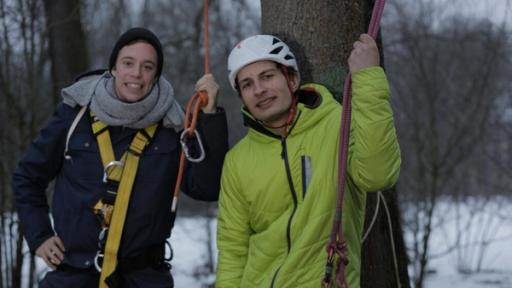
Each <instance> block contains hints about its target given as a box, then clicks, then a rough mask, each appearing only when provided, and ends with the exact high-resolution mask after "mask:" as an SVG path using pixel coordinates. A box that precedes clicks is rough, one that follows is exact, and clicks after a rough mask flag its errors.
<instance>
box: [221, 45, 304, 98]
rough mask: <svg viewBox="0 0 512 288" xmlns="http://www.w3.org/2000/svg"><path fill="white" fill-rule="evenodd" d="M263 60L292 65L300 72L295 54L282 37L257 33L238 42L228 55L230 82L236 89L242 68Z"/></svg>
mask: <svg viewBox="0 0 512 288" xmlns="http://www.w3.org/2000/svg"><path fill="white" fill-rule="evenodd" d="M261 60H271V61H275V62H277V63H280V64H283V65H285V66H287V67H292V68H293V69H295V71H297V73H298V72H299V67H298V66H297V61H296V60H295V55H293V53H292V52H291V51H290V47H288V45H286V43H284V42H283V41H281V39H279V38H277V37H275V36H272V35H255V36H251V37H249V38H246V39H245V40H242V41H241V42H240V43H238V44H237V45H236V46H235V48H233V50H231V53H230V54H229V57H228V73H229V83H230V84H231V87H233V89H235V90H236V83H235V81H236V76H237V75H238V72H240V69H242V68H243V67H245V66H246V65H248V64H251V63H253V62H256V61H261Z"/></svg>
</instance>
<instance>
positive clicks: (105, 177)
mask: <svg viewBox="0 0 512 288" xmlns="http://www.w3.org/2000/svg"><path fill="white" fill-rule="evenodd" d="M114 166H119V167H123V166H124V163H123V162H122V161H115V160H114V161H110V163H108V164H107V166H105V169H103V183H107V182H108V173H109V172H110V169H112V167H114Z"/></svg>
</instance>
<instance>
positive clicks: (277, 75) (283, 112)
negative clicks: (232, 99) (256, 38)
mask: <svg viewBox="0 0 512 288" xmlns="http://www.w3.org/2000/svg"><path fill="white" fill-rule="evenodd" d="M237 79H238V87H239V89H240V94H241V96H242V101H243V103H244V105H245V107H246V108H247V109H248V110H249V112H250V113H251V114H252V116H253V117H254V118H256V119H257V120H260V121H262V122H264V123H265V124H266V125H268V126H273V127H278V126H281V125H283V124H284V123H286V120H287V119H288V113H289V108H290V105H291V103H292V95H291V92H290V89H289V88H288V83H287V80H286V77H285V76H284V74H283V72H281V69H280V68H279V67H278V66H277V64H276V63H275V62H273V61H266V60H265V61H258V62H254V63H252V64H249V65H247V66H245V67H244V68H242V69H241V70H240V72H238V76H237ZM289 81H290V84H291V88H292V91H295V90H297V88H298V85H299V77H298V75H296V74H291V75H290V77H289Z"/></svg>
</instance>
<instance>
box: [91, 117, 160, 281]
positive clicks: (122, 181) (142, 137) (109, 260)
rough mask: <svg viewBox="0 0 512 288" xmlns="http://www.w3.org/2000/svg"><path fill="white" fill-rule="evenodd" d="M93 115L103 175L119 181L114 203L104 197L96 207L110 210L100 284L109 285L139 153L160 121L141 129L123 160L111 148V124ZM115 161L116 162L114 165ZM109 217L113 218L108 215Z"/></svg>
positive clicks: (113, 180) (106, 180)
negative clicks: (109, 129) (108, 278)
mask: <svg viewBox="0 0 512 288" xmlns="http://www.w3.org/2000/svg"><path fill="white" fill-rule="evenodd" d="M91 116H92V119H93V122H92V130H93V133H94V134H95V135H96V139H97V141H98V147H99V150H100V156H101V161H102V163H103V167H104V169H105V175H106V177H104V182H109V181H110V182H113V183H119V188H118V189H117V191H110V192H111V193H115V194H117V195H116V197H115V202H114V206H113V207H112V205H109V204H106V203H104V202H103V201H101V200H100V201H99V202H98V203H97V204H96V206H95V210H96V209H100V210H103V211H107V212H108V213H104V214H103V217H104V220H103V226H106V227H108V229H109V232H108V236H107V242H106V245H105V252H104V257H103V264H102V268H101V275H100V285H99V287H100V288H107V287H108V286H107V284H106V283H105V278H107V276H109V275H110V274H111V273H112V272H113V271H114V270H115V268H116V264H117V252H118V250H119V244H120V243H121V236H122V233H123V228H124V222H125V219H126V213H127V211H128V204H129V202H130V195H131V192H132V188H133V183H134V181H135V177H136V174H137V167H138V165H139V160H140V155H141V154H142V152H143V151H144V148H145V147H146V146H147V145H148V144H149V142H150V141H151V139H152V138H153V136H154V134H155V131H156V128H157V127H158V124H154V125H152V126H150V127H148V128H145V129H142V130H140V131H138V132H137V134H135V136H134V138H133V140H132V142H131V143H130V146H129V147H128V149H127V151H126V152H125V153H124V154H123V156H122V157H121V161H115V156H114V149H113V148H112V142H111V139H110V133H109V131H108V126H107V125H106V124H104V123H103V122H101V121H99V120H98V119H97V118H96V117H95V116H94V114H93V113H92V112H91ZM113 163H114V164H115V165H112V164H113ZM119 163H120V164H119ZM107 192H109V191H107ZM114 207H115V209H114ZM112 209H113V211H112ZM110 217H111V219H109V218H110Z"/></svg>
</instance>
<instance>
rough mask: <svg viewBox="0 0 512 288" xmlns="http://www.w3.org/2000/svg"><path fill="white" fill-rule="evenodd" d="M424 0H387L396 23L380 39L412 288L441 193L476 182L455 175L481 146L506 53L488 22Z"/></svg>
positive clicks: (465, 171) (423, 264) (422, 271)
mask: <svg viewBox="0 0 512 288" xmlns="http://www.w3.org/2000/svg"><path fill="white" fill-rule="evenodd" d="M425 3H426V2H425V1H420V2H416V3H415V5H416V6H415V8H416V9H418V10H417V11H414V10H412V8H411V7H410V6H407V5H406V3H405V1H395V2H393V5H392V7H393V13H395V14H393V18H394V19H397V21H396V22H394V23H389V25H390V30H389V31H393V33H390V34H389V37H386V38H384V39H385V41H386V42H387V44H386V45H385V47H387V49H386V51H385V52H386V56H387V58H386V59H387V63H388V68H389V71H390V73H391V74H393V75H396V76H397V77H392V78H391V79H392V88H393V90H394V95H395V96H396V97H394V98H393V99H395V100H396V102H395V104H396V107H397V108H398V109H397V110H396V111H397V120H398V131H399V138H400V143H401V147H402V152H403V169H402V174H401V181H400V183H399V187H398V189H399V190H400V192H401V193H400V195H401V196H402V197H403V198H404V199H406V200H410V201H409V203H410V204H411V205H410V206H408V207H409V209H410V210H409V209H408V210H409V211H408V213H407V216H408V217H407V228H408V229H409V230H410V231H411V234H412V236H413V237H412V238H413V241H412V245H411V255H412V256H411V258H412V259H411V260H412V268H413V269H412V270H413V281H414V285H415V287H423V282H424V278H425V275H426V271H427V266H428V261H429V249H430V247H429V245H430V242H429V240H430V236H431V233H432V230H433V229H434V228H435V225H434V218H433V216H434V212H435V210H436V208H437V206H438V203H439V201H440V199H441V197H442V196H443V195H455V196H457V195H456V194H454V193H451V194H450V191H452V192H454V191H464V192H465V194H467V193H468V191H472V190H473V191H474V190H476V189H478V188H481V187H482V185H480V184H478V181H476V180H477V179H476V178H469V180H468V178H465V179H464V178H462V177H461V175H464V176H466V177H467V176H468V175H474V174H473V173H475V170H471V166H470V165H468V163H469V162H468V161H470V160H471V159H472V156H473V155H475V151H478V148H479V147H482V145H484V144H485V143H486V142H485V139H486V136H487V135H488V132H490V131H489V130H488V129H486V128H487V125H488V123H489V121H488V120H489V119H490V116H491V111H492V108H493V105H494V103H495V100H496V97H497V96H499V95H500V93H501V85H498V83H499V82H500V81H501V80H499V79H500V77H502V76H500V75H502V74H501V73H502V71H503V67H504V61H503V59H506V58H507V57H506V53H505V49H504V48H505V45H504V44H505V43H506V42H505V41H506V40H505V38H504V37H502V31H500V29H498V28H497V27H496V26H494V25H492V24H491V23H490V22H488V21H482V22H479V23H474V22H470V21H468V19H465V18H463V17H461V16H458V17H455V16H451V17H444V18H443V17H441V16H443V15H442V14H441V13H437V12H435V11H434V10H432V9H434V8H433V6H429V5H427V4H425ZM408 9H410V10H408ZM413 11H414V12H413ZM411 14H412V15H415V16H412V17H411ZM407 19H411V20H412V21H407ZM398 76H399V77H398ZM489 172H490V171H485V170H484V171H480V172H478V173H480V175H485V174H481V173H489ZM457 188H459V189H457Z"/></svg>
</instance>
